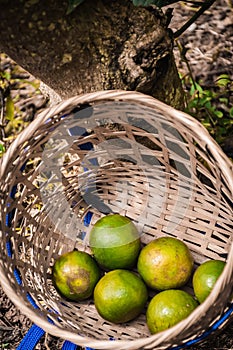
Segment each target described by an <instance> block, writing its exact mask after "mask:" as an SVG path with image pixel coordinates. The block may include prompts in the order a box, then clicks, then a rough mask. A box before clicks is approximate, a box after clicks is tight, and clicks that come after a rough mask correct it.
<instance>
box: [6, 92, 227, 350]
mask: <svg viewBox="0 0 233 350" xmlns="http://www.w3.org/2000/svg"><path fill="white" fill-rule="evenodd" d="M106 101H108V102H109V101H115V102H116V101H117V102H119V101H124V102H131V103H135V102H136V103H139V104H141V105H144V106H146V107H150V108H157V109H159V110H161V111H162V112H166V113H168V114H169V115H175V117H176V119H177V120H179V121H180V122H181V123H182V124H183V125H185V126H186V127H187V128H189V129H190V130H191V131H192V133H193V134H194V135H195V136H196V137H197V139H198V140H200V144H201V143H202V145H203V146H205V147H209V149H210V150H211V153H212V155H213V157H214V158H215V160H216V161H217V162H218V164H220V165H221V169H222V172H223V174H224V176H225V178H226V180H227V182H228V186H229V189H230V192H231V194H233V175H232V164H231V162H230V160H229V159H228V157H227V156H226V155H225V153H224V152H223V151H222V149H221V148H220V146H219V145H218V144H217V143H216V142H215V141H214V140H213V139H212V137H211V136H210V134H209V133H208V131H207V130H206V129H205V128H204V126H203V125H202V124H201V123H200V122H199V121H197V120H195V119H194V118H193V117H191V116H190V115H188V114H186V113H185V112H182V111H178V110H176V109H175V108H173V107H171V106H168V105H166V104H165V103H163V102H161V101H159V100H157V99H155V98H154V97H151V96H149V95H145V94H143V93H140V92H134V91H123V90H106V91H97V92H93V93H88V94H82V95H78V96H74V97H71V98H69V99H66V100H64V101H62V102H59V103H58V104H57V105H55V106H52V107H49V108H46V109H45V110H44V111H42V112H40V113H39V114H38V115H37V117H36V118H35V119H34V120H33V121H32V122H31V124H30V125H29V126H27V127H26V128H25V129H24V130H23V131H22V132H21V133H20V134H19V135H18V137H17V138H16V139H15V140H14V141H13V143H12V144H11V145H10V146H9V148H8V150H7V151H6V153H5V154H4V155H3V157H2V159H1V160H0V182H1V181H2V180H3V179H4V175H5V172H6V169H7V164H8V163H9V161H10V160H11V159H12V157H13V155H14V153H15V151H16V149H17V148H18V147H19V146H20V145H22V144H23V143H24V142H25V141H27V140H28V139H29V138H30V137H31V136H32V135H33V133H34V132H35V130H37V128H38V127H39V126H40V124H43V123H44V122H45V120H47V119H48V118H50V117H51V116H53V115H54V114H59V113H60V112H62V111H63V110H64V109H65V108H66V109H67V108H73V107H74V106H76V105H77V104H83V103H94V102H106ZM0 232H1V231H0ZM232 280H233V245H232V244H231V248H230V251H229V254H228V258H227V263H226V266H225V268H224V270H223V273H222V274H221V276H220V277H219V279H218V280H217V282H216V284H215V286H214V288H213V290H212V292H211V293H210V295H209V296H208V298H207V299H206V300H205V301H204V302H203V303H202V304H200V305H199V306H198V307H197V308H196V309H195V310H194V311H193V312H192V313H191V315H190V316H188V317H187V318H186V319H185V320H183V321H181V322H179V323H178V324H177V325H175V326H173V327H171V328H170V329H168V330H165V331H163V332H160V333H158V334H154V335H151V336H148V337H143V338H140V339H134V340H115V341H114V342H111V345H110V341H109V340H97V339H94V338H91V337H84V336H80V335H78V334H74V333H73V332H71V331H68V330H64V329H61V328H59V327H58V326H54V325H52V324H51V323H50V322H49V321H47V320H45V319H42V318H41V317H40V316H39V315H38V314H37V312H36V311H34V310H32V308H31V307H29V306H27V305H25V304H24V301H23V298H22V297H21V296H20V295H18V294H17V293H16V291H15V290H14V289H13V288H12V287H11V286H10V285H9V284H8V280H7V276H6V274H5V271H4V268H3V263H2V261H1V259H0V281H1V284H2V287H3V290H4V292H5V293H6V294H7V296H8V297H9V298H10V299H11V300H12V301H13V303H14V304H15V305H16V307H18V308H19V309H20V310H21V312H22V313H23V314H25V315H26V316H27V317H29V319H31V320H32V321H33V322H34V323H35V324H37V325H39V326H40V327H41V328H42V329H44V330H45V331H46V332H48V333H50V334H52V335H54V336H57V337H61V338H63V339H66V340H69V341H71V342H73V343H75V344H78V345H80V346H87V345H88V346H90V347H93V348H96V349H127V350H128V349H135V348H138V347H142V346H143V347H145V346H149V345H151V344H153V345H154V346H156V345H159V344H161V343H162V342H163V341H166V340H169V339H171V338H173V337H175V336H176V335H177V334H179V333H180V330H182V329H184V328H187V327H190V326H191V325H193V324H194V323H195V321H196V320H197V319H198V316H199V315H200V314H202V315H204V314H206V312H207V311H208V309H210V308H211V307H212V305H213V304H214V302H215V301H216V300H217V298H218V296H219V294H221V292H222V291H223V289H224V286H225V285H226V284H228V283H229V282H232ZM229 296H230V292H229Z"/></svg>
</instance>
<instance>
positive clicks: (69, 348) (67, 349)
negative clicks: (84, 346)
mask: <svg viewBox="0 0 233 350" xmlns="http://www.w3.org/2000/svg"><path fill="white" fill-rule="evenodd" d="M76 349H77V350H78V349H80V347H79V346H78V345H75V344H73V343H71V342H70V341H68V340H66V341H65V342H64V344H63V347H62V350H76Z"/></svg>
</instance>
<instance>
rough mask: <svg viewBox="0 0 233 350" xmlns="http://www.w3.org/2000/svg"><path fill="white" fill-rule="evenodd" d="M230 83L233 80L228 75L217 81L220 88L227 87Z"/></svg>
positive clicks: (222, 75)
mask: <svg viewBox="0 0 233 350" xmlns="http://www.w3.org/2000/svg"><path fill="white" fill-rule="evenodd" d="M230 82H231V79H230V77H229V75H227V74H221V75H220V76H219V77H218V78H217V80H216V84H217V85H218V86H227V85H228V84H229V83H230Z"/></svg>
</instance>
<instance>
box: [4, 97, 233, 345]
mask: <svg viewBox="0 0 233 350" xmlns="http://www.w3.org/2000/svg"><path fill="white" fill-rule="evenodd" d="M64 135H65V137H64ZM0 193H1V227H0V235H1V240H0V248H1V253H0V262H1V264H0V279H1V282H2V285H3V288H4V290H5V292H6V293H7V294H8V296H9V297H10V298H11V299H12V300H13V301H14V302H15V304H16V305H17V306H18V307H19V308H20V309H21V311H22V312H23V313H25V314H26V315H27V316H28V317H30V318H31V319H32V320H33V321H34V322H35V323H36V324H38V325H39V326H41V327H42V328H43V329H45V330H46V331H47V332H49V333H51V334H54V335H55V336H59V337H63V338H64V339H67V340H70V341H72V342H74V343H76V344H79V345H81V346H82V345H83V346H90V347H93V348H96V349H118V350H119V349H127V350H128V349H139V348H140V349H141V348H145V349H153V348H158V349H166V348H168V347H172V346H175V345H177V344H182V343H184V342H185V341H187V340H190V339H195V337H197V336H200V335H201V334H202V333H203V332H204V331H205V330H206V329H208V327H210V325H212V324H213V323H214V322H215V321H216V320H218V319H219V317H220V316H221V314H222V312H224V311H226V310H227V308H228V307H229V305H231V300H230V296H231V294H232V289H233V288H232V282H233V248H232V228H233V215H232V214H233V209H232V194H233V176H232V165H231V163H230V161H229V160H228V159H227V157H226V156H225V155H224V154H223V152H222V151H221V149H220V148H219V146H218V145H217V144H216V143H215V142H214V141H213V140H212V139H211V137H210V136H209V134H208V133H207V131H206V130H205V129H204V128H203V127H202V126H201V125H200V124H199V123H198V122H197V121H196V120H194V119H193V118H191V117H190V116H188V115H186V114H184V113H182V112H179V111H176V110H174V109H173V108H171V107H169V106H167V105H165V104H163V103H161V102H159V101H157V100H155V99H153V98H151V97H149V96H145V95H143V94H140V93H135V92H124V91H105V92H97V93H92V94H86V95H83V96H78V97H74V98H71V99H69V100H66V101H63V102H61V103H60V104H58V105H57V106H54V107H52V108H50V109H46V110H45V111H43V112H42V113H40V114H39V115H38V116H37V118H36V119H35V120H34V121H33V122H32V123H31V125H30V126H29V127H28V128H27V129H26V130H24V131H23V132H22V134H21V135H20V136H18V138H17V139H16V140H15V142H14V143H13V144H12V145H11V146H10V148H9V150H8V152H7V153H6V155H5V156H4V158H3V159H2V161H1V164H0ZM110 211H112V212H119V213H120V214H122V215H127V216H128V217H129V218H131V219H132V220H134V222H135V224H136V225H137V226H138V228H139V230H140V232H141V240H142V242H143V243H144V244H146V243H148V242H150V241H151V240H152V239H154V238H157V237H160V236H163V235H167V234H168V235H171V236H173V237H177V238H179V239H181V240H183V241H184V242H185V243H186V244H187V245H188V246H189V248H190V250H191V252H192V254H193V256H194V259H195V263H196V265H198V264H200V263H202V262H204V261H205V260H207V259H221V260H224V261H227V264H226V268H225V270H224V272H223V274H222V275H221V277H220V278H219V280H218V282H217V283H216V286H215V288H214V291H213V293H211V295H210V296H209V297H208V298H207V300H206V301H205V302H204V303H203V304H201V305H200V306H199V307H198V308H197V309H196V310H195V311H194V312H193V313H192V315H190V317H188V318H187V319H185V320H184V321H182V322H180V323H179V324H178V325H176V326H174V327H172V328H171V329H169V330H167V331H164V332H162V333H160V334H158V335H153V336H151V335H150V334H149V332H148V329H147V326H146V322H145V314H142V315H141V316H140V317H139V318H137V319H136V320H134V321H132V322H130V323H128V324H126V325H125V324H124V325H113V324H111V323H109V322H106V321H105V320H103V319H102V318H101V317H100V316H99V315H98V314H97V312H96V310H95V307H94V305H93V302H92V301H91V300H88V301H86V302H81V303H73V302H68V301H65V300H63V299H62V298H61V297H60V296H59V295H58V294H57V292H56V290H55V289H54V287H53V285H52V282H51V278H50V277H51V267H52V265H53V263H54V260H55V259H56V258H57V257H58V256H60V255H61V254H62V253H64V252H67V251H70V250H72V249H73V248H79V249H80V248H81V249H84V250H87V251H88V249H89V248H88V233H89V232H90V229H91V227H92V225H93V224H94V223H95V221H96V220H97V219H98V218H99V217H100V216H102V215H104V214H105V213H106V212H110ZM90 214H91V219H90V220H89V222H88V223H87V222H86V221H85V220H86V218H87V216H88V215H90ZM16 275H17V276H19V281H18V282H17V279H16ZM186 289H187V290H188V291H191V284H190V285H188V286H187V287H186ZM29 297H30V300H31V299H32V300H33V302H34V303H35V306H36V308H33V307H32V305H31V303H30V302H29ZM110 338H114V340H115V341H109V339H110Z"/></svg>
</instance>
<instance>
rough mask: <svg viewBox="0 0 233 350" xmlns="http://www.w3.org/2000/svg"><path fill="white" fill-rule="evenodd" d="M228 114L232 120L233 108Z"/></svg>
mask: <svg viewBox="0 0 233 350" xmlns="http://www.w3.org/2000/svg"><path fill="white" fill-rule="evenodd" d="M229 114H230V117H231V118H233V107H231V108H230V110H229Z"/></svg>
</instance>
